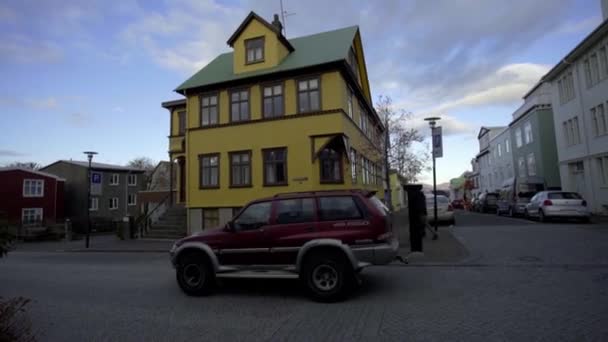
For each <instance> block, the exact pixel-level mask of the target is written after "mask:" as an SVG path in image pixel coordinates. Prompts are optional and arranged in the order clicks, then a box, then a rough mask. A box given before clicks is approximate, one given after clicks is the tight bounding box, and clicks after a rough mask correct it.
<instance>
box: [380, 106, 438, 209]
mask: <svg viewBox="0 0 608 342" xmlns="http://www.w3.org/2000/svg"><path fill="white" fill-rule="evenodd" d="M376 112H377V113H378V115H379V116H380V119H381V120H382V122H383V124H384V127H385V128H386V135H385V141H384V144H383V145H384V155H385V163H384V164H385V178H386V180H387V182H388V181H389V169H394V170H396V171H397V172H398V173H399V174H400V175H402V176H403V177H404V178H405V179H406V181H407V182H408V183H412V182H416V181H417V180H418V176H419V175H420V173H421V172H422V171H423V170H424V169H425V166H426V163H427V162H428V160H429V153H428V149H427V150H426V151H422V152H420V151H415V150H414V145H415V144H416V143H422V142H423V140H424V137H423V136H422V135H421V134H420V132H418V130H417V129H415V128H412V127H408V121H409V120H411V118H412V114H411V113H410V112H407V111H405V110H403V109H396V108H394V107H393V101H392V99H391V98H390V97H388V96H382V95H380V97H379V98H378V101H376ZM387 188H388V191H387V192H388V193H387V194H386V196H387V198H389V201H390V195H391V194H390V191H391V190H390V186H388V187H387ZM389 203H390V202H389Z"/></svg>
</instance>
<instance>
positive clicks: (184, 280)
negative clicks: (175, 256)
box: [175, 253, 215, 296]
mask: <svg viewBox="0 0 608 342" xmlns="http://www.w3.org/2000/svg"><path fill="white" fill-rule="evenodd" d="M175 276H176V278H177V283H178V284H179V287H180V288H181V289H182V291H184V292H185V293H186V294H187V295H189V296H204V295H208V294H210V293H211V292H212V291H213V289H214V288H215V272H214V271H213V268H212V267H211V263H210V262H209V259H208V258H207V256H206V255H204V254H202V253H188V254H186V255H184V256H183V257H181V258H180V259H179V260H178V265H177V267H176V270H175Z"/></svg>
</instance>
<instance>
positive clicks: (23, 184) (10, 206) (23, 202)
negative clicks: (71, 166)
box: [0, 168, 65, 226]
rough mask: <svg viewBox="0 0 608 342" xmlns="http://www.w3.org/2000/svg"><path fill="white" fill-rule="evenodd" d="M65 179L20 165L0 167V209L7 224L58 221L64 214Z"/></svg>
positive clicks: (34, 223)
mask: <svg viewBox="0 0 608 342" xmlns="http://www.w3.org/2000/svg"><path fill="white" fill-rule="evenodd" d="M64 183H65V180H64V179H62V178H60V177H57V176H55V175H52V174H49V173H46V172H41V171H34V170H28V169H22V168H2V169H0V211H2V212H4V215H6V218H7V220H8V224H9V225H15V226H28V225H39V226H45V225H48V224H54V223H59V222H62V221H63V217H64V216H63V214H64V210H63V209H64Z"/></svg>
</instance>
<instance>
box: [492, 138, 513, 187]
mask: <svg viewBox="0 0 608 342" xmlns="http://www.w3.org/2000/svg"><path fill="white" fill-rule="evenodd" d="M511 141H512V139H511V130H510V129H509V128H508V127H507V128H505V129H504V130H502V131H500V132H498V133H497V134H496V136H494V138H493V139H491V140H490V153H489V157H488V159H489V160H490V163H491V169H490V172H489V175H488V176H489V190H490V191H498V190H500V189H501V188H502V186H503V183H504V181H505V180H508V179H510V178H512V177H513V175H514V173H515V172H514V168H513V150H512V147H511Z"/></svg>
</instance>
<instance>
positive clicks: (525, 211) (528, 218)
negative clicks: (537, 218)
mask: <svg viewBox="0 0 608 342" xmlns="http://www.w3.org/2000/svg"><path fill="white" fill-rule="evenodd" d="M524 218H525V219H526V220H531V219H532V218H531V217H530V214H528V209H524Z"/></svg>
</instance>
